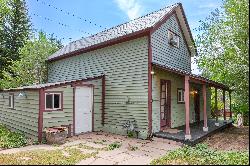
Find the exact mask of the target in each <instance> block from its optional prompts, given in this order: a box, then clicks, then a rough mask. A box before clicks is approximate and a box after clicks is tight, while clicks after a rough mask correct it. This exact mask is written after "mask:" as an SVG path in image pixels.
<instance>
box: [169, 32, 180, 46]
mask: <svg viewBox="0 0 250 166" xmlns="http://www.w3.org/2000/svg"><path fill="white" fill-rule="evenodd" d="M168 43H169V44H170V45H171V46H174V47H176V48H179V47H180V37H179V36H178V35H177V34H175V33H173V32H172V31H170V30H168Z"/></svg>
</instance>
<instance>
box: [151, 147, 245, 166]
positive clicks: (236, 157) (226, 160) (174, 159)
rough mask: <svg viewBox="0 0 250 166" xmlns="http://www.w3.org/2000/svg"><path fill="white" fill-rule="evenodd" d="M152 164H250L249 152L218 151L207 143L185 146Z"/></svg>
mask: <svg viewBox="0 0 250 166" xmlns="http://www.w3.org/2000/svg"><path fill="white" fill-rule="evenodd" d="M151 164H152V165H172V164H173V165H187V164H188V165H215V164H216V165H249V152H247V151H244V152H237V151H216V150H212V149H209V148H208V146H207V145H206V144H198V145H196V147H190V146H184V147H183V148H180V149H177V150H174V151H171V152H169V153H167V154H166V155H165V156H164V157H161V158H159V159H156V160H153V161H152V162H151Z"/></svg>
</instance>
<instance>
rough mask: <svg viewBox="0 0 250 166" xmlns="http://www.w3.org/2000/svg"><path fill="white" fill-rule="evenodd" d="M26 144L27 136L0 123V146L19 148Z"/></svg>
mask: <svg viewBox="0 0 250 166" xmlns="http://www.w3.org/2000/svg"><path fill="white" fill-rule="evenodd" d="M25 145H27V138H26V137H25V135H24V134H23V133H20V132H11V131H10V130H9V129H7V127H6V126H4V125H0V148H6V149H9V148H19V147H23V146H25Z"/></svg>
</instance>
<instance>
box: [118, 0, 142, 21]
mask: <svg viewBox="0 0 250 166" xmlns="http://www.w3.org/2000/svg"><path fill="white" fill-rule="evenodd" d="M115 2H116V4H117V5H118V7H119V8H120V9H121V10H122V11H123V12H125V13H126V14H127V16H128V18H129V19H130V20H133V19H135V18H137V17H139V16H140V15H141V13H142V5H141V4H140V3H139V2H138V0H115Z"/></svg>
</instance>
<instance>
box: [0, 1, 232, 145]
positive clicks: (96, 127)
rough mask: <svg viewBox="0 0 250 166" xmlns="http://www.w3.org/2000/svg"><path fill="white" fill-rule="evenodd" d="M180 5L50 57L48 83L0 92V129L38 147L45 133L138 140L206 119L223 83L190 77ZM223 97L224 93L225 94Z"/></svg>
mask: <svg viewBox="0 0 250 166" xmlns="http://www.w3.org/2000/svg"><path fill="white" fill-rule="evenodd" d="M193 43H194V40H193V37H192V34H191V32H190V28H189V25H188V22H187V19H186V16H185V13H184V10H183V7H182V4H180V3H177V4H174V5H171V6H167V7H165V8H163V9H160V10H158V11H156V12H153V13H149V14H147V15H145V16H143V17H140V18H137V19H135V20H132V21H129V22H127V23H124V24H121V25H118V26H115V27H113V28H111V29H108V30H105V31H102V32H100V33H97V34H95V35H92V36H89V37H87V38H82V39H80V40H77V41H74V42H71V43H69V44H68V45H66V46H65V47H63V48H62V49H60V50H59V51H57V52H56V53H54V54H53V55H51V56H50V57H49V58H48V60H47V63H48V83H46V84H42V85H31V86H27V87H20V88H16V89H8V90H3V91H1V93H0V123H3V124H5V125H7V126H9V127H10V128H12V129H16V130H20V131H23V132H24V133H26V135H28V136H29V137H32V138H34V139H36V138H38V139H39V141H41V139H42V136H43V130H44V129H45V128H46V127H53V126H68V128H69V132H70V133H69V134H71V135H77V134H81V133H85V132H92V131H105V132H111V133H116V134H123V135H126V134H127V128H126V127H125V126H126V124H128V122H130V124H133V127H131V125H130V128H131V130H133V129H134V130H135V131H136V132H137V133H138V137H139V138H143V139H145V138H148V137H151V136H152V135H154V134H155V133H158V132H164V131H165V130H167V129H172V128H177V127H180V126H185V130H184V132H185V139H187V140H188V139H191V138H192V129H191V130H190V124H192V123H195V122H200V121H201V122H203V123H204V126H203V129H201V130H204V131H202V132H207V131H208V130H209V127H208V125H207V123H208V122H207V121H208V119H209V118H210V117H211V108H210V107H211V106H210V103H211V99H210V98H211V97H210V88H211V87H215V88H216V89H222V90H223V91H224V92H225V91H230V90H229V88H228V87H226V86H224V85H223V84H220V83H217V82H214V81H212V80H208V79H206V78H204V77H201V76H198V75H194V74H192V73H191V57H193V56H194V55H195V54H196V53H197V52H196V48H195V45H193ZM224 94H225V93H224Z"/></svg>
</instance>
